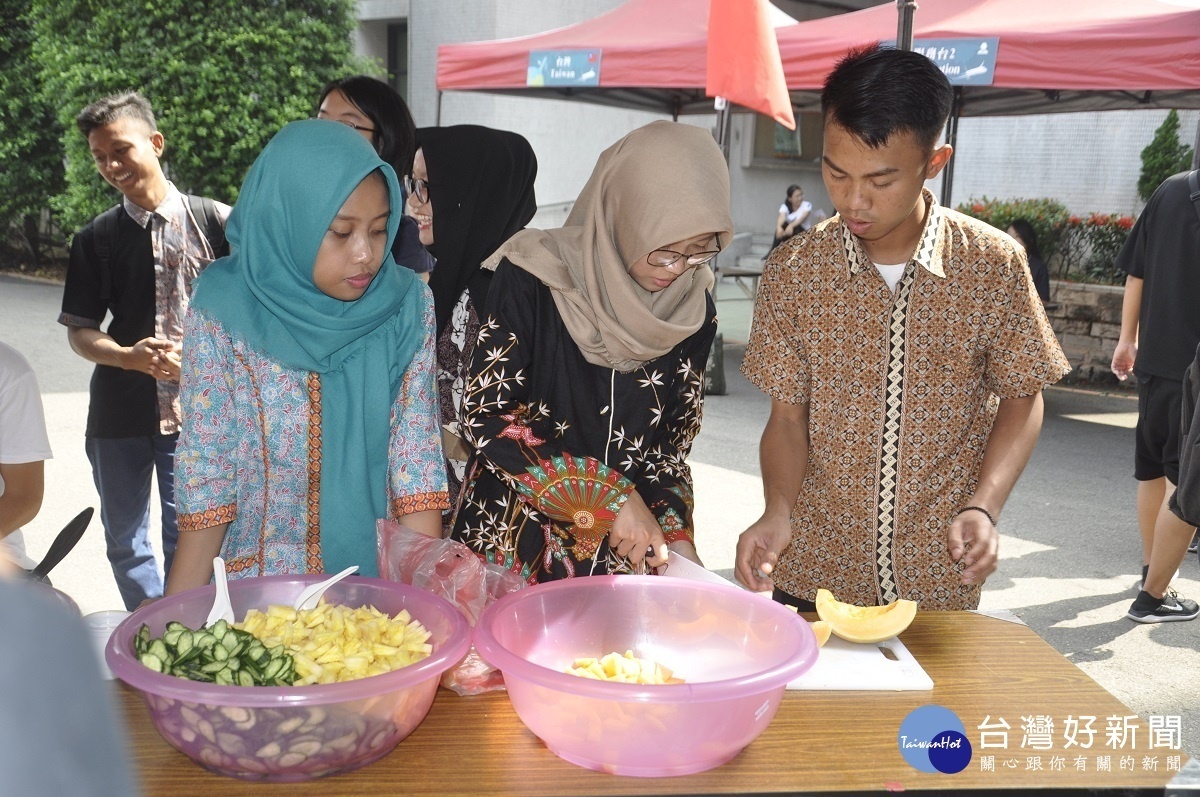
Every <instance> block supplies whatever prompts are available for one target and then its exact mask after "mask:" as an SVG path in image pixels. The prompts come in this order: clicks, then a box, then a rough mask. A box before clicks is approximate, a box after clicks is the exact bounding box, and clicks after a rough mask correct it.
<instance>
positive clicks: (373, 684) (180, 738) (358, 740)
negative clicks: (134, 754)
mask: <svg viewBox="0 0 1200 797" xmlns="http://www.w3.org/2000/svg"><path fill="white" fill-rule="evenodd" d="M325 577H326V576H324V575H305V576H267V577H264V578H246V579H234V580H230V582H229V598H230V601H231V603H232V604H233V611H234V616H235V617H236V618H237V619H239V620H240V619H242V618H243V617H245V615H246V612H247V611H248V610H249V609H265V608H266V607H267V606H268V605H270V604H288V605H290V604H291V603H292V601H294V600H295V599H296V598H297V597H298V596H299V595H300V592H301V590H303V589H304V588H305V587H306V586H308V585H309V584H313V583H316V582H318V581H321V580H322V579H324V578H325ZM213 590H214V588H213V587H212V586H211V585H210V586H205V587H200V588H198V589H193V590H188V591H187V592H182V593H180V594H178V595H173V596H171V597H169V598H163V599H162V600H159V601H155V602H154V603H152V604H150V605H148V606H146V607H144V608H141V609H139V610H137V611H135V612H134V613H133V614H131V615H130V616H129V617H127V618H125V620H124V621H123V622H122V623H121V624H120V625H119V626H117V629H116V630H115V631H114V632H113V634H112V637H111V638H110V639H109V642H108V647H107V648H106V649H105V660H106V661H107V662H108V666H109V667H110V668H111V669H112V671H113V674H114V675H116V677H118V678H120V679H121V680H122V681H124V682H125V683H127V684H129V685H130V686H132V687H133V688H135V689H137V690H139V691H140V692H141V693H142V696H143V697H144V698H145V700H146V707H147V708H148V709H149V710H150V717H151V719H152V720H153V721H154V726H155V727H156V728H157V729H158V732H159V733H161V734H162V736H163V738H164V739H166V740H167V741H168V742H170V743H171V744H172V745H173V746H174V747H176V748H178V749H179V750H180V752H182V753H184V754H185V755H187V756H188V757H190V758H191V759H192V760H194V761H196V762H197V763H199V764H200V765H202V766H204V767H206V768H207V769H210V770H212V771H213V772H218V773H220V774H222V775H231V776H233V777H237V778H246V779H249V780H273V781H297V780H309V779H311V778H318V777H321V776H323V775H331V774H333V773H336V772H344V771H346V770H350V769H356V768H358V767H361V766H363V765H365V764H369V763H371V762H372V761H375V760H376V759H378V758H380V757H382V756H383V755H385V754H387V753H388V752H390V751H391V750H392V748H394V747H395V746H396V744H397V743H399V742H400V740H401V739H403V738H404V737H406V736H408V734H410V733H412V731H413V729H414V728H416V727H417V725H419V724H420V723H421V720H423V719H424V718H425V715H426V714H427V713H428V712H429V706H430V704H431V703H432V702H433V697H434V694H435V692H436V691H437V687H438V680H439V679H440V677H441V675H442V673H443V672H444V671H446V670H448V669H450V668H451V667H453V666H454V665H455V664H457V663H458V661H459V660H460V659H461V658H462V657H463V656H464V655H466V653H467V650H468V649H469V648H470V644H471V640H470V633H471V631H470V626H469V625H468V624H467V621H466V620H465V619H464V618H463V616H462V613H461V612H459V611H458V609H456V608H454V606H452V605H451V604H450V603H448V602H447V601H445V600H443V599H441V598H439V597H438V596H436V595H433V594H432V593H429V592H425V591H423V590H420V589H417V588H416V587H410V586H407V585H405V584H399V583H396V582H392V581H383V580H380V579H375V578H358V577H352V578H348V579H345V580H343V581H341V582H339V583H337V584H335V585H334V586H332V587H330V588H329V590H328V591H327V592H326V593H325V599H326V601H328V602H330V603H337V604H342V605H345V606H350V607H359V606H374V607H375V608H377V609H378V610H379V611H381V612H386V613H388V614H390V615H395V614H396V613H397V612H399V611H400V610H401V609H408V611H409V614H411V615H412V616H413V618H414V619H416V620H419V621H420V622H421V623H422V624H423V625H424V626H425V627H426V628H427V629H429V631H430V632H431V634H432V636H431V637H430V641H431V643H432V644H433V653H432V654H431V655H430V656H429V657H428V658H426V659H423V660H421V661H419V662H417V663H416V664H413V665H410V666H408V667H405V668H403V669H401V670H396V671H394V672H390V673H385V674H383V675H375V676H372V677H370V678H363V679H362V680H358V681H347V682H345V683H338V684H314V685H311V686H298V687H265V686H218V685H216V684H206V683H197V682H195V681H189V680H186V679H184V678H176V677H174V676H171V675H164V674H162V673H157V672H154V671H153V670H150V669H149V668H147V667H145V666H143V665H142V663H141V662H139V661H138V660H137V659H136V658H135V657H134V655H133V637H134V635H135V634H137V631H138V629H139V628H141V626H142V624H143V623H145V624H146V625H148V626H149V627H150V633H151V634H152V635H154V636H156V637H157V636H159V635H160V634H162V632H163V630H164V629H165V627H166V624H167V622H168V621H169V620H178V621H179V622H181V623H183V624H185V625H187V626H188V627H189V628H196V627H197V626H200V625H202V624H203V623H204V620H205V618H206V617H207V616H208V610H209V608H211V606H212V602H213Z"/></svg>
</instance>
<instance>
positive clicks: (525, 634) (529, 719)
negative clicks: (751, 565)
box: [475, 576, 817, 777]
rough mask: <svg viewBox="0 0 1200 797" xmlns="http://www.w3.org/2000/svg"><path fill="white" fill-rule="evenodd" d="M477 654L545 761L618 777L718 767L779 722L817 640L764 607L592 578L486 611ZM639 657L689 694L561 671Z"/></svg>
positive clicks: (694, 585) (703, 589) (749, 599)
mask: <svg viewBox="0 0 1200 797" xmlns="http://www.w3.org/2000/svg"><path fill="white" fill-rule="evenodd" d="M475 646H476V648H477V649H478V650H479V653H480V655H482V656H483V657H484V658H485V659H486V660H487V661H488V662H490V663H491V664H492V665H493V666H495V667H498V668H499V669H500V670H502V671H503V672H504V683H505V685H506V686H507V687H508V696H509V698H510V699H511V700H512V705H513V709H514V710H515V711H516V712H517V716H519V717H520V718H521V721H522V722H524V723H525V725H526V727H528V728H529V730H531V731H533V733H534V734H536V735H537V736H538V738H540V739H541V740H542V741H543V742H545V744H546V746H547V747H548V748H550V750H551V751H552V752H553V753H554V754H555V755H558V756H559V757H561V758H564V759H566V760H567V761H570V762H571V763H573V764H578V765H579V766H582V767H587V768H588V769H597V770H600V771H602V772H611V773H614V774H617V775H635V776H639V777H660V776H664V775H686V774H689V773H692V772H701V771H703V770H706V769H711V768H712V767H716V766H720V765H721V764H724V763H725V762H726V761H729V760H730V759H731V758H733V757H734V756H736V755H737V754H738V752H739V751H740V750H741V749H742V748H743V747H745V746H746V745H748V744H749V743H750V742H752V741H753V740H754V739H755V738H757V736H758V735H759V734H760V733H762V732H763V729H764V728H766V727H767V725H768V724H770V722H771V719H772V718H773V717H774V716H775V711H776V710H777V709H778V708H779V703H780V701H781V700H782V699H783V691H784V688H785V687H786V686H787V683H788V682H789V681H791V680H792V679H793V678H796V677H798V676H799V675H801V674H802V673H804V672H805V671H806V670H808V668H809V667H811V666H812V665H813V663H814V662H815V661H816V657H817V642H816V637H815V636H814V635H813V632H812V630H811V629H810V628H809V626H808V623H807V622H805V621H804V619H803V618H801V617H799V616H797V615H796V613H795V612H793V611H791V610H789V609H787V608H785V607H783V606H782V605H780V604H778V603H774V602H773V601H770V600H767V599H765V598H763V597H762V596H759V595H755V594H753V593H750V592H745V591H743V590H739V589H737V588H735V587H723V586H721V585H719V584H704V583H700V582H695V581H685V580H683V579H678V578H665V577H658V576H593V577H588V578H574V579H567V580H564V581H556V582H551V583H547V584H539V585H537V586H534V587H530V588H528V589H524V590H521V591H520V592H516V593H513V594H511V595H508V596H506V597H505V598H502V599H501V600H499V601H497V602H496V603H495V604H493V605H492V606H490V607H488V608H487V609H486V610H485V611H484V612H483V615H482V616H481V617H480V619H479V623H478V624H477V625H476V627H475ZM626 650H632V651H633V653H634V655H635V656H638V657H641V658H645V659H651V660H653V661H656V662H658V663H659V664H662V665H664V666H666V667H669V668H671V669H672V670H674V671H675V675H677V676H678V677H680V678H683V679H684V681H685V682H686V683H683V684H671V685H661V686H639V685H636V684H623V683H610V682H605V681H595V680H590V679H586V678H581V677H579V676H576V675H568V674H566V673H565V672H563V671H564V670H565V669H566V668H567V667H569V666H570V665H571V663H572V662H573V661H574V660H575V659H576V658H579V657H588V656H594V657H602V656H604V655H606V654H608V653H613V652H616V653H624V652H625V651H626Z"/></svg>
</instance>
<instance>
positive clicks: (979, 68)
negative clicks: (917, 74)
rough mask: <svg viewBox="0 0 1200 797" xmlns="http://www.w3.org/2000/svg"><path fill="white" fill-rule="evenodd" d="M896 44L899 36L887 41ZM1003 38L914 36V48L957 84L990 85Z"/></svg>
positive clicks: (889, 43)
mask: <svg viewBox="0 0 1200 797" xmlns="http://www.w3.org/2000/svg"><path fill="white" fill-rule="evenodd" d="M883 44H884V45H885V46H888V47H895V46H896V42H895V40H892V41H888V42H883ZM999 46H1000V39H998V38H989V39H913V47H912V48H913V52H914V53H920V54H921V55H923V56H925V57H926V58H928V59H929V60H931V61H933V62H934V63H935V64H937V66H938V69H940V70H942V73H943V74H944V75H945V76H946V77H947V78H949V79H950V84H951V85H953V86H990V85H992V79H993V78H994V77H995V74H996V49H997V48H998V47H999Z"/></svg>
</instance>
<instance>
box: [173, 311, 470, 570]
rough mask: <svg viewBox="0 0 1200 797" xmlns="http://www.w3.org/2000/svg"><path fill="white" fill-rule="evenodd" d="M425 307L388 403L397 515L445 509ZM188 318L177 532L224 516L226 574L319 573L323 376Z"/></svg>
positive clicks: (210, 321) (391, 490)
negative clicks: (412, 350)
mask: <svg viewBox="0 0 1200 797" xmlns="http://www.w3.org/2000/svg"><path fill="white" fill-rule="evenodd" d="M424 315H425V320H424V322H423V324H424V328H425V329H426V330H428V333H427V334H426V339H425V341H424V344H423V345H422V347H421V348H420V349H418V350H417V353H416V354H415V355H414V356H413V359H412V362H411V363H410V364H409V366H408V369H407V370H406V371H405V373H404V377H403V379H402V380H401V384H400V388H399V391H398V393H397V395H396V399H395V401H394V402H393V404H392V407H391V430H392V431H391V439H390V441H389V447H388V474H387V479H388V500H389V514H390V517H391V519H393V520H399V519H400V518H401V517H402V516H403V515H406V514H410V513H412V512H419V511H423V510H427V509H437V510H443V509H446V508H448V507H449V500H448V499H447V496H446V470H445V463H444V461H443V459H442V445H441V426H440V423H439V416H438V406H437V388H436V386H435V383H434V369H435V367H436V366H435V359H434V343H433V303H432V300H431V299H429V297H428V294H426V306H425V310H424ZM185 326H186V332H185V334H186V341H187V343H186V351H185V356H184V370H183V379H182V382H183V396H182V397H183V409H184V418H185V421H184V427H183V432H182V434H181V435H180V438H179V445H178V448H177V450H176V452H175V490H176V501H177V509H178V512H179V531H180V533H181V534H183V533H187V532H189V531H192V530H195V529H202V528H207V527H209V526H214V525H217V524H219V523H229V524H230V525H229V529H228V530H227V531H226V534H225V541H224V544H223V545H222V548H221V555H222V557H223V558H224V559H225V564H226V568H227V569H228V571H229V573H230V575H232V576H259V575H273V574H279V573H323V572H325V570H324V565H323V564H322V556H321V525H320V490H321V442H322V440H321V434H322V425H321V415H322V412H321V410H322V407H321V401H322V398H321V378H320V374H316V373H309V372H306V371H298V370H294V369H290V368H287V367H285V366H283V365H281V364H280V363H278V362H276V361H275V360H272V359H271V358H269V357H267V356H266V355H264V354H262V353H261V352H259V351H257V350H255V349H254V347H253V346H252V345H250V343H249V342H248V341H246V340H244V339H242V338H241V337H239V336H234V335H231V334H230V333H229V332H228V331H227V330H226V329H225V328H224V327H223V326H222V325H221V324H220V322H218V321H217V320H215V319H214V318H212V317H210V316H208V315H207V314H205V313H203V312H200V311H192V312H191V313H189V314H188V316H187V322H186V325H185ZM328 486H329V485H328V483H327V484H326V488H327V489H328ZM353 533H362V534H370V535H372V536H373V535H374V534H375V529H374V528H370V529H357V530H354V531H353Z"/></svg>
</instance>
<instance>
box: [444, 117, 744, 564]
mask: <svg viewBox="0 0 1200 797" xmlns="http://www.w3.org/2000/svg"><path fill="white" fill-rule="evenodd" d="M679 196H686V197H689V201H688V202H686V203H680V202H676V201H674V200H675V198H677V197H679ZM435 219H436V217H435ZM732 235H733V220H732V218H731V217H730V213H729V172H728V169H727V167H726V165H725V159H724V158H723V157H722V156H721V151H720V149H719V148H718V147H717V145H716V143H715V142H714V141H713V138H712V136H711V135H709V133H708V131H706V130H703V129H701V128H697V127H693V126H690V125H682V124H676V123H673V122H653V123H651V124H649V125H647V126H645V127H642V128H639V129H637V130H634V131H633V132H632V133H630V134H629V135H627V136H626V137H625V138H623V139H621V140H620V141H618V142H617V143H616V144H614V145H612V146H611V147H609V148H608V149H607V150H605V151H604V153H603V154H601V156H600V159H599V161H598V162H597V163H596V167H595V169H594V171H593V172H592V176H591V178H590V179H589V180H588V182H587V185H585V186H584V188H583V191H582V192H581V193H580V195H579V198H578V200H577V201H576V202H575V204H574V206H573V207H572V209H571V213H570V215H569V216H568V217H567V221H566V224H565V225H564V226H562V227H561V228H558V229H551V230H534V229H530V230H525V231H523V232H520V233H517V234H516V235H514V236H513V237H512V238H510V239H509V240H508V242H507V243H505V244H504V245H503V246H501V247H500V249H499V250H498V251H497V252H496V253H495V254H494V255H493V256H492V257H491V258H489V260H488V262H489V264H490V263H497V265H496V276H495V279H494V280H493V281H492V284H491V288H490V290H489V291H488V296H487V304H486V306H485V309H484V311H483V314H482V318H481V328H480V333H479V341H478V344H477V345H476V347H475V354H474V359H473V361H472V363H471V369H470V379H469V381H468V384H467V389H466V391H465V392H464V395H463V417H464V420H463V427H464V431H465V435H466V437H467V439H468V441H469V442H470V443H471V445H472V447H473V448H474V453H473V454H472V456H471V459H470V461H469V462H468V463H467V476H466V480H465V481H464V483H463V491H462V497H461V499H460V501H459V507H458V513H457V516H456V518H455V522H454V528H453V532H452V534H451V537H452V538H453V539H455V540H458V541H460V542H463V543H465V544H466V545H467V546H469V547H470V548H472V549H473V550H474V551H475V552H476V553H477V554H478V555H479V556H480V557H482V558H484V559H485V560H486V561H489V562H492V563H494V564H498V565H500V566H501V567H506V568H508V569H510V570H512V571H513V572H515V573H518V574H519V575H520V576H521V578H522V579H524V580H525V581H527V582H529V583H535V582H544V581H549V580H553V579H560V578H569V577H572V576H585V575H591V574H597V575H601V574H609V573H628V572H631V571H640V570H643V569H644V568H645V567H646V566H647V565H649V566H650V567H655V568H657V567H660V566H661V565H663V564H664V563H665V561H666V556H667V551H668V549H669V550H673V551H675V552H676V553H677V554H679V555H680V556H685V557H687V558H689V559H691V560H693V561H695V562H697V563H699V556H698V554H697V551H696V546H695V539H694V535H693V523H692V506H693V499H692V479H691V472H690V470H689V468H688V465H687V456H688V452H689V451H690V450H691V445H692V440H693V439H694V438H695V436H696V433H697V432H698V431H699V429H700V415H701V412H700V411H701V405H702V403H703V400H704V368H705V365H706V363H707V360H708V352H709V348H710V346H711V344H712V341H713V337H714V335H715V334H716V308H715V305H714V304H713V300H712V296H711V294H710V293H709V289H710V288H711V287H712V284H713V273H712V271H711V270H710V269H709V267H708V263H710V262H711V261H712V259H713V258H714V257H716V256H717V254H718V253H719V251H720V249H721V246H722V245H727V244H728V242H729V239H730V237H731V236H732Z"/></svg>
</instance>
